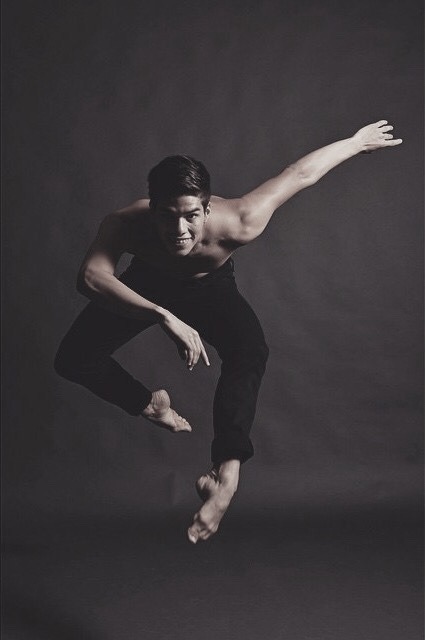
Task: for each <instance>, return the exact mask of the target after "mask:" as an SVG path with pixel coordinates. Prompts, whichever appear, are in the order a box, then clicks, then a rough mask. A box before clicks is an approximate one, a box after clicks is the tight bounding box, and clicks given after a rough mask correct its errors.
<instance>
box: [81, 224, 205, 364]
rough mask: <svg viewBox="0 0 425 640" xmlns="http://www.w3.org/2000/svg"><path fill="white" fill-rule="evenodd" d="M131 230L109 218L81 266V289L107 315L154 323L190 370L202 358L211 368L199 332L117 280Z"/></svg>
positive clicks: (101, 227) (102, 225)
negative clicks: (128, 230)
mask: <svg viewBox="0 0 425 640" xmlns="http://www.w3.org/2000/svg"><path fill="white" fill-rule="evenodd" d="M126 231H127V227H126V224H125V222H123V221H122V219H121V217H120V215H119V214H110V215H109V216H106V218H105V219H104V220H103V222H102V224H101V225H100V228H99V232H98V234H97V237H96V239H95V240H94V242H93V243H92V244H91V246H90V248H89V250H88V252H87V255H86V257H85V259H84V261H83V264H82V265H81V268H80V272H79V275H78V280H77V289H78V291H80V293H82V294H83V295H86V296H87V297H88V298H90V299H91V300H95V301H96V304H98V305H99V306H101V307H103V308H104V309H106V310H107V311H112V313H116V314H118V315H120V316H124V317H126V318H131V319H134V320H138V319H140V320H142V319H143V320H146V319H147V320H150V321H151V322H152V324H155V323H158V324H159V326H160V327H161V329H163V331H165V333H166V334H167V335H168V336H169V337H170V338H171V340H173V342H174V343H175V344H176V346H177V349H178V351H179V354H180V357H181V358H182V359H183V360H185V361H186V364H187V367H188V368H189V369H193V367H194V366H195V365H196V363H197V362H198V360H199V358H201V359H202V360H203V361H204V363H205V364H206V365H208V366H209V360H208V355H207V352H206V350H205V347H204V345H203V343H202V340H201V338H200V336H199V334H198V332H197V331H196V330H195V329H192V327H190V326H189V325H187V324H186V323H185V322H183V321H182V320H180V319H179V318H177V317H176V316H175V315H174V314H172V313H171V312H170V311H168V310H167V309H163V308H162V307H160V306H159V305H157V304H154V303H153V302H150V300H147V299H146V298H144V297H143V296H140V295H139V294H138V293H136V292H135V291H133V290H132V289H130V288H129V287H127V286H126V285H125V284H124V283H123V282H121V281H120V280H118V278H116V277H115V275H114V274H115V267H116V265H117V263H118V260H119V259H120V257H121V255H122V254H123V253H124V252H125V251H126V249H127V248H128V244H129V243H128V238H126Z"/></svg>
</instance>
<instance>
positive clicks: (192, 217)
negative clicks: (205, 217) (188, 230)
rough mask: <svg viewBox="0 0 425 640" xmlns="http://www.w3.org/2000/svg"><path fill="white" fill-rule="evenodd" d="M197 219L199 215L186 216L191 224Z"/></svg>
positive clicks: (190, 214)
mask: <svg viewBox="0 0 425 640" xmlns="http://www.w3.org/2000/svg"><path fill="white" fill-rule="evenodd" d="M197 217H198V214H197V213H189V215H188V216H186V220H189V221H190V222H192V221H193V220H194V219H195V218H197Z"/></svg>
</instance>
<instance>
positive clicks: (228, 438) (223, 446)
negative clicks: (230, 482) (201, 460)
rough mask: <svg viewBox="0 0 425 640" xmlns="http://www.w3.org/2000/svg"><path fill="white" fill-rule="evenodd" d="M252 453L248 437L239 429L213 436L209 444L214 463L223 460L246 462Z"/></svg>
mask: <svg viewBox="0 0 425 640" xmlns="http://www.w3.org/2000/svg"><path fill="white" fill-rule="evenodd" d="M253 455H254V447H253V446H252V442H251V440H250V438H249V437H248V436H247V435H245V434H244V433H242V432H241V431H229V432H227V433H224V434H222V435H220V436H217V437H216V438H214V440H213V441H212V444H211V460H212V461H213V462H214V464H218V463H220V462H224V461H225V460H240V461H241V463H243V462H246V461H247V460H249V458H252V456H253Z"/></svg>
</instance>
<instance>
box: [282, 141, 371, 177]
mask: <svg viewBox="0 0 425 640" xmlns="http://www.w3.org/2000/svg"><path fill="white" fill-rule="evenodd" d="M361 151H363V148H362V145H361V143H360V142H359V141H358V140H356V139H355V138H354V137H352V138H346V139H345V140H338V142H333V143H332V144H329V145H327V146H326V147H322V148H321V149H317V150H316V151H313V152H312V153H309V154H308V155H306V156H304V157H303V158H300V160H297V162H295V163H293V164H292V168H293V169H294V170H295V171H296V172H297V174H298V175H299V177H300V179H301V180H304V181H305V182H306V183H308V184H314V183H316V182H317V181H318V180H320V178H322V177H323V176H324V175H325V174H326V173H328V171H330V170H331V169H333V168H334V167H336V166H337V165H339V164H341V162H344V161H345V160H348V159H349V158H352V157H353V156H355V155H357V154H358V153H360V152H361Z"/></svg>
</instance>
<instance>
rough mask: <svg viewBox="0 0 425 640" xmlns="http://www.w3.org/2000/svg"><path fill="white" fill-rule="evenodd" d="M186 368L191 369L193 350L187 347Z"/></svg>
mask: <svg viewBox="0 0 425 640" xmlns="http://www.w3.org/2000/svg"><path fill="white" fill-rule="evenodd" d="M186 364H187V368H188V369H189V371H192V369H193V350H192V349H188V355H187V363H186Z"/></svg>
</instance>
